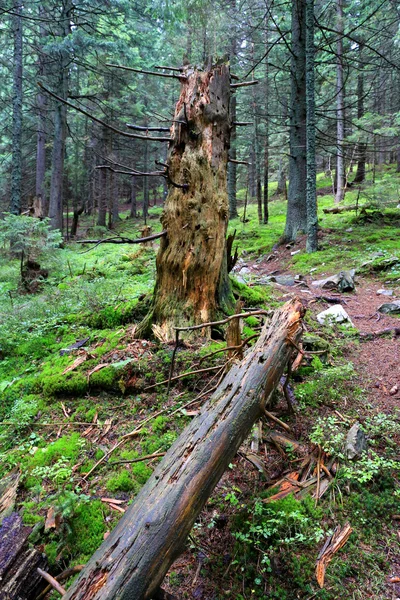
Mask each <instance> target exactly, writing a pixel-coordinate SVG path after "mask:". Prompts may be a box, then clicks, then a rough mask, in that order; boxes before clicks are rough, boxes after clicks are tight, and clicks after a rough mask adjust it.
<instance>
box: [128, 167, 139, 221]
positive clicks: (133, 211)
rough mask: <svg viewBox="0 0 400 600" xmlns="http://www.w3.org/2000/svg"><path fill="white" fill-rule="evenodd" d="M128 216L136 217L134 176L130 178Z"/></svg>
mask: <svg viewBox="0 0 400 600" xmlns="http://www.w3.org/2000/svg"><path fill="white" fill-rule="evenodd" d="M129 216H130V217H131V218H132V219H136V218H137V201H136V181H135V177H134V176H132V178H131V212H130V215H129Z"/></svg>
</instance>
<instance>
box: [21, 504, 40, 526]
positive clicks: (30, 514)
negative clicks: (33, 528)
mask: <svg viewBox="0 0 400 600" xmlns="http://www.w3.org/2000/svg"><path fill="white" fill-rule="evenodd" d="M22 506H23V512H22V520H23V522H24V524H25V525H36V523H39V522H40V521H44V517H43V516H41V515H39V514H38V510H39V506H38V503H37V502H33V501H31V502H23V503H22Z"/></svg>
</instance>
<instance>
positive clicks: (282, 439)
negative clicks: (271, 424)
mask: <svg viewBox="0 0 400 600" xmlns="http://www.w3.org/2000/svg"><path fill="white" fill-rule="evenodd" d="M264 439H265V441H267V442H272V441H274V443H276V444H279V445H280V446H281V447H282V448H287V447H288V446H291V447H292V449H293V450H294V452H300V453H302V452H304V446H302V444H300V442H298V441H297V440H295V439H294V438H292V437H291V436H288V435H287V434H285V433H281V432H278V431H268V432H267V433H266V434H265V435H264Z"/></svg>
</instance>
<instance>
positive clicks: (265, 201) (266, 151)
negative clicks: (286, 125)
mask: <svg viewBox="0 0 400 600" xmlns="http://www.w3.org/2000/svg"><path fill="white" fill-rule="evenodd" d="M265 47H266V50H268V31H267V32H266V34H265ZM268 77H269V66H268V59H267V60H266V61H265V142H264V197H263V208H264V220H263V222H264V224H265V225H266V224H267V223H268V218H269V210H268V197H269V190H268V185H269V81H268Z"/></svg>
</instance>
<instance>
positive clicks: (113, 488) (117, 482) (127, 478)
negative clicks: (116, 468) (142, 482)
mask: <svg viewBox="0 0 400 600" xmlns="http://www.w3.org/2000/svg"><path fill="white" fill-rule="evenodd" d="M106 487H107V490H108V491H109V492H131V491H133V490H136V491H137V490H138V485H137V483H136V481H134V479H133V478H132V476H131V474H130V473H129V471H127V470H126V469H123V470H122V471H120V472H119V473H117V474H116V475H113V476H112V477H110V479H109V480H108V481H107V484H106Z"/></svg>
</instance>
